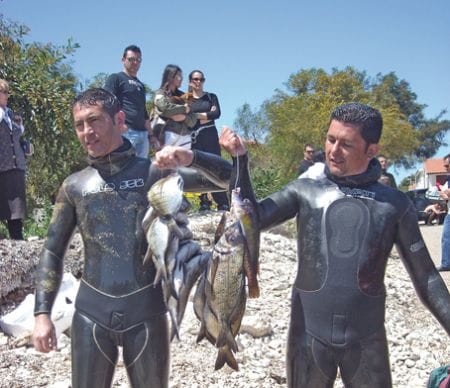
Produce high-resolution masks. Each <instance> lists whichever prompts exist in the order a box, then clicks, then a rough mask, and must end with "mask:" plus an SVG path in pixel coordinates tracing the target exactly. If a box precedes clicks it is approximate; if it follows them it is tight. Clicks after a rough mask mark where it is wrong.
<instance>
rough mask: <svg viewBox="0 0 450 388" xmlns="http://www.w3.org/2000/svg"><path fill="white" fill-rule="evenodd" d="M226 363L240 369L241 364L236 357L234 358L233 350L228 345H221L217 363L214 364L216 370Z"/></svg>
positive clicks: (236, 369)
mask: <svg viewBox="0 0 450 388" xmlns="http://www.w3.org/2000/svg"><path fill="white" fill-rule="evenodd" d="M225 363H227V365H228V366H229V367H230V368H232V369H234V370H235V371H238V370H239V366H238V364H237V361H236V359H235V358H234V355H233V353H232V352H231V350H230V348H229V347H228V346H224V347H221V348H220V349H219V353H218V354H217V359H216V364H215V365H214V369H215V370H219V369H221V368H222V367H223V366H224V365H225Z"/></svg>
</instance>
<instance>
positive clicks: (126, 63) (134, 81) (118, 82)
mask: <svg viewBox="0 0 450 388" xmlns="http://www.w3.org/2000/svg"><path fill="white" fill-rule="evenodd" d="M141 62H142V52H141V49H140V48H139V47H137V46H135V45H130V46H128V47H126V48H125V50H124V51H123V56H122V65H123V70H122V71H121V72H119V73H114V74H111V75H110V76H109V77H108V78H107V80H106V82H105V89H106V90H108V91H109V92H111V93H112V94H114V95H115V96H116V97H117V98H118V99H119V102H120V106H121V108H122V110H123V111H124V112H125V123H126V125H127V131H126V132H125V133H124V136H125V137H126V138H127V139H128V140H130V142H131V144H132V145H133V147H134V148H135V149H136V154H137V156H139V157H141V158H148V151H149V141H148V137H149V135H150V133H151V131H150V122H149V115H148V112H147V108H146V106H145V101H146V100H145V93H146V91H145V85H144V84H143V83H142V81H141V80H139V78H138V77H137V74H138V71H139V69H140V67H141Z"/></svg>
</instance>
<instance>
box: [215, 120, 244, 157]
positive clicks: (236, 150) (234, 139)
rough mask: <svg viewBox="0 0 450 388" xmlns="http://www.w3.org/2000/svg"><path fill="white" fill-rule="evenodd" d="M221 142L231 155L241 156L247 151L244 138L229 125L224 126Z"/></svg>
mask: <svg viewBox="0 0 450 388" xmlns="http://www.w3.org/2000/svg"><path fill="white" fill-rule="evenodd" d="M219 144H220V145H221V146H222V148H223V149H224V150H225V151H227V152H228V153H229V154H230V155H231V156H241V155H245V154H246V153H247V149H246V148H245V143H244V140H243V139H242V138H241V137H240V136H239V135H238V134H237V133H235V132H234V131H233V130H232V129H231V128H229V127H227V126H223V127H222V132H221V133H220V137H219Z"/></svg>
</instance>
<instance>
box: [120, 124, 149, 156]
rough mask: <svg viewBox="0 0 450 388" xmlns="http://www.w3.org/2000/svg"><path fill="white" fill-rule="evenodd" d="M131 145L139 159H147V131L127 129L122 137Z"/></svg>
mask: <svg viewBox="0 0 450 388" xmlns="http://www.w3.org/2000/svg"><path fill="white" fill-rule="evenodd" d="M123 136H125V137H126V138H127V139H128V140H129V141H130V142H131V144H132V145H133V147H134V149H135V150H136V155H137V156H139V157H141V158H147V159H148V151H149V143H148V133H147V131H146V130H145V131H137V130H135V129H133V128H128V131H126V132H125V133H124V135H123Z"/></svg>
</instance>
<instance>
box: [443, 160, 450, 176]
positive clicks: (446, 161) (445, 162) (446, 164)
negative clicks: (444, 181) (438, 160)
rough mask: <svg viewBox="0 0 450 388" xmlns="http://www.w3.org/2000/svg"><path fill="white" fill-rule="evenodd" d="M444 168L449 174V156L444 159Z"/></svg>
mask: <svg viewBox="0 0 450 388" xmlns="http://www.w3.org/2000/svg"><path fill="white" fill-rule="evenodd" d="M444 168H445V170H446V171H447V174H450V158H447V159H444Z"/></svg>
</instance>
